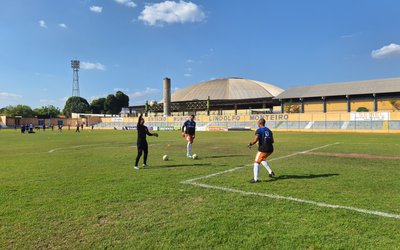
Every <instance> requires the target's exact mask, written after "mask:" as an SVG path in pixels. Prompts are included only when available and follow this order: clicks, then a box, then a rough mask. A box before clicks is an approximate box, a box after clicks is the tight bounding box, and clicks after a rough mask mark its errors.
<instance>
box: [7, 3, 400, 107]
mask: <svg viewBox="0 0 400 250" xmlns="http://www.w3.org/2000/svg"><path fill="white" fill-rule="evenodd" d="M399 10H400V1H398V0H381V1H377V0H374V1H373V0H352V1H349V0H326V1H320V0H307V1H299V0H291V1H289V0H279V1H277V0H275V1H272V0H250V1H239V0H201V1H200V0H196V1H195V0H193V1H161V0H158V1H153V0H146V1H142V0H132V1H131V0H57V1H54V0H29V1H27V0H1V1H0V59H1V60H0V107H3V106H6V105H16V104H27V105H30V106H31V107H32V108H36V107H40V106H44V105H49V104H52V105H55V106H58V107H60V108H62V107H63V105H64V102H65V99H66V98H68V97H69V96H70V95H71V92H72V70H71V68H70V60H72V59H78V60H80V61H81V64H82V65H81V67H82V69H81V70H80V92H81V96H82V97H84V98H86V99H87V100H88V101H89V102H90V101H91V100H92V99H93V98H98V97H103V96H106V95H107V94H110V93H114V92H115V91H116V90H122V91H124V92H125V93H127V94H129V96H130V99H131V100H130V104H131V105H136V104H142V103H144V101H145V100H159V99H161V98H162V90H161V88H162V80H163V78H164V77H166V76H168V77H170V78H171V79H172V87H173V89H178V88H184V87H186V86H188V85H191V84H194V83H198V82H200V81H206V80H210V79H214V78H222V77H244V78H249V79H254V80H259V81H263V82H267V83H271V84H275V85H277V86H279V87H281V88H284V89H287V88H289V87H291V86H298V85H306V84H317V83H329V82H341V81H354V80H367V79H376V78H388V77H400V32H399V29H398V27H400V15H399Z"/></svg>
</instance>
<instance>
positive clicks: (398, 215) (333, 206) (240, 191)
mask: <svg viewBox="0 0 400 250" xmlns="http://www.w3.org/2000/svg"><path fill="white" fill-rule="evenodd" d="M337 144H339V142H336V143H332V144H326V145H324V146H320V147H316V148H312V149H309V150H305V151H301V152H296V153H293V154H290V155H285V156H281V157H277V158H273V159H271V160H269V161H276V160H280V159H284V158H288V157H292V156H295V155H299V154H306V153H308V152H312V151H315V150H318V149H321V148H326V147H329V146H332V145H337ZM246 166H251V165H245V166H242V167H236V168H232V169H228V170H225V171H221V172H218V173H214V174H210V175H205V176H200V177H197V178H193V179H189V180H185V181H182V182H181V183H182V184H189V185H193V186H197V187H203V188H208V189H216V190H221V191H225V192H231V193H240V194H243V195H256V196H261V197H267V198H271V199H281V200H288V201H294V202H299V203H306V204H311V205H315V206H319V207H327V208H333V209H345V210H350V211H355V212H359V213H364V214H370V215H377V216H381V217H387V218H394V219H400V214H391V213H386V212H381V211H374V210H367V209H362V208H356V207H350V206H342V205H334V204H328V203H324V202H317V201H311V200H304V199H299V198H294V197H290V196H282V195H276V194H266V193H256V192H248V191H243V190H238V189H233V188H226V187H220V186H213V185H208V184H203V183H199V182H195V181H197V180H202V179H207V178H211V177H214V176H217V175H221V174H225V173H230V172H234V171H236V170H239V169H242V168H244V167H246Z"/></svg>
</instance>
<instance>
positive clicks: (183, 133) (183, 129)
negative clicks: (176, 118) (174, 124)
mask: <svg viewBox="0 0 400 250" xmlns="http://www.w3.org/2000/svg"><path fill="white" fill-rule="evenodd" d="M185 128H186V122H185V123H184V124H183V126H182V137H185Z"/></svg>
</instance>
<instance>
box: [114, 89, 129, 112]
mask: <svg viewBox="0 0 400 250" xmlns="http://www.w3.org/2000/svg"><path fill="white" fill-rule="evenodd" d="M115 97H116V98H117V100H118V104H119V106H120V108H121V109H122V108H123V107H128V106H129V96H127V95H125V94H124V92H122V91H117V93H115ZM119 112H121V110H120V111H119ZM119 112H118V113H119Z"/></svg>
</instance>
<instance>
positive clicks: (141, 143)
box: [134, 114, 158, 169]
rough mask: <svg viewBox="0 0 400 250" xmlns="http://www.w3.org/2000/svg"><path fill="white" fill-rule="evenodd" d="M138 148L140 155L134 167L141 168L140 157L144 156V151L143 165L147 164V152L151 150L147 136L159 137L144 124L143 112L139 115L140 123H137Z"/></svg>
mask: <svg viewBox="0 0 400 250" xmlns="http://www.w3.org/2000/svg"><path fill="white" fill-rule="evenodd" d="M136 129H137V133H138V136H137V150H138V155H137V156H136V162H135V166H134V169H139V167H138V164H139V160H140V157H142V153H143V152H144V159H143V167H146V166H147V154H148V152H149V146H148V145H147V140H146V136H147V135H148V136H155V137H158V134H157V133H153V134H152V133H150V132H149V129H148V128H147V127H146V126H144V119H143V114H141V115H140V116H139V119H138V123H137V127H136Z"/></svg>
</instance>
